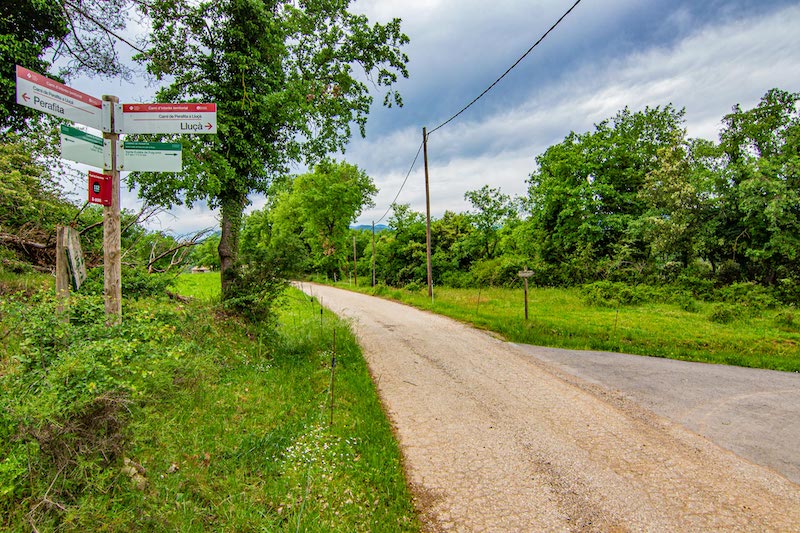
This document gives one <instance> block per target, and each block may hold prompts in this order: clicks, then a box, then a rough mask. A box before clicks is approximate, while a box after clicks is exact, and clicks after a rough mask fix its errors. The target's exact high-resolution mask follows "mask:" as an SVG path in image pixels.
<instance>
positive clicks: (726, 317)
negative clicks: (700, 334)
mask: <svg viewBox="0 0 800 533" xmlns="http://www.w3.org/2000/svg"><path fill="white" fill-rule="evenodd" d="M741 315H742V311H741V308H740V307H738V306H735V305H731V304H728V303H724V302H718V303H715V304H714V305H712V306H711V314H710V315H709V317H708V319H709V320H711V321H712V322H716V323H718V324H729V323H731V322H733V321H734V320H736V319H737V318H739V317H740V316H741Z"/></svg>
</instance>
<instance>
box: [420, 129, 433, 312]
mask: <svg viewBox="0 0 800 533" xmlns="http://www.w3.org/2000/svg"><path fill="white" fill-rule="evenodd" d="M422 152H423V158H424V160H425V216H426V225H425V243H426V251H427V253H426V255H427V261H428V297H430V298H433V269H432V268H431V190H430V184H429V179H428V131H427V128H425V127H423V128H422Z"/></svg>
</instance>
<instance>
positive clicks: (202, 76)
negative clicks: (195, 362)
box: [135, 0, 408, 295]
mask: <svg viewBox="0 0 800 533" xmlns="http://www.w3.org/2000/svg"><path fill="white" fill-rule="evenodd" d="M349 3H350V2H349V1H348V0H306V1H302V2H290V1H287V0H225V1H213V2H198V3H192V4H189V3H187V2H184V1H182V0H162V1H159V2H154V3H153V4H152V5H150V6H148V7H146V8H145V12H146V14H148V15H149V16H150V17H151V18H152V21H153V32H152V35H151V42H150V46H149V48H148V52H147V53H145V54H141V55H140V56H139V59H140V60H141V61H144V62H146V63H147V68H148V70H149V71H150V72H151V73H152V74H153V75H155V76H156V77H157V78H158V79H170V80H171V83H170V84H169V86H168V87H166V88H165V89H163V90H161V91H160V92H159V93H158V95H157V97H158V99H159V100H161V101H176V100H184V101H185V100H192V101H207V102H215V103H216V104H217V106H218V107H217V110H218V115H217V116H218V118H217V120H218V124H219V126H218V128H219V133H218V134H217V135H215V136H198V137H197V138H194V139H192V140H190V141H187V142H188V143H189V144H190V146H187V148H188V150H187V151H189V152H190V155H189V156H188V157H185V159H186V160H188V164H187V163H185V167H186V170H185V171H184V172H183V173H182V174H179V175H177V176H175V177H174V179H164V177H163V176H162V175H158V176H153V175H149V176H148V175H141V176H138V177H136V178H135V179H136V180H137V182H138V184H139V185H140V186H141V191H142V194H143V195H144V196H145V197H147V198H150V199H153V200H156V201H158V202H160V203H161V204H163V205H173V204H179V203H182V202H185V203H186V204H188V205H191V204H192V203H193V202H196V201H202V200H205V201H207V202H208V203H209V205H210V206H211V207H214V208H216V207H219V208H220V211H221V226H222V227H221V229H222V235H221V240H220V245H219V254H220V264H221V268H222V272H223V276H222V279H223V281H222V284H223V295H224V294H225V292H226V290H227V287H228V281H227V280H228V279H230V276H228V275H227V274H226V273H228V272H229V271H230V273H233V271H234V270H235V268H236V264H237V253H238V243H237V240H238V235H239V229H240V225H241V220H242V212H243V210H244V208H245V206H246V205H247V204H248V202H249V196H250V194H251V193H253V192H262V193H267V191H268V187H269V184H270V181H271V180H272V179H274V178H275V177H277V176H280V175H283V174H285V173H286V172H287V171H288V168H289V166H290V165H291V164H292V163H294V162H302V163H306V164H313V163H314V162H316V161H318V160H320V159H322V158H323V157H324V156H325V155H326V154H328V153H331V152H335V151H340V150H343V149H344V147H345V145H346V143H347V142H348V140H349V139H350V137H351V133H352V131H351V125H352V124H354V123H355V124H357V125H358V127H359V131H360V133H361V134H362V135H364V133H365V124H366V119H367V114H368V112H369V109H370V106H371V104H372V100H373V98H372V96H371V95H370V92H369V86H368V84H370V83H371V84H373V85H375V86H378V87H380V86H384V87H387V88H390V87H391V85H392V84H393V83H394V82H395V81H396V80H397V77H398V75H403V76H407V70H406V63H407V61H408V58H407V57H406V56H405V54H403V53H402V52H401V46H402V45H404V44H405V43H407V42H408V38H407V37H406V36H405V35H404V34H403V33H402V32H401V30H400V21H399V20H398V19H395V20H392V21H391V22H389V23H387V24H374V25H371V26H370V24H369V21H368V20H367V18H366V17H364V16H361V15H355V14H352V13H350V12H349V11H348V7H349ZM355 67H359V68H361V69H363V72H361V73H356V72H354V68H355ZM384 104H386V105H392V104H398V105H399V104H401V101H400V96H399V94H397V93H396V92H392V91H389V92H387V93H386V95H385V98H384Z"/></svg>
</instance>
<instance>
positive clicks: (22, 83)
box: [17, 65, 111, 132]
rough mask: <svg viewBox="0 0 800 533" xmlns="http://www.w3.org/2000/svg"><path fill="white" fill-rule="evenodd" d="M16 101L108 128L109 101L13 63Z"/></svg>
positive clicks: (82, 122)
mask: <svg viewBox="0 0 800 533" xmlns="http://www.w3.org/2000/svg"><path fill="white" fill-rule="evenodd" d="M17 103H18V104H20V105H23V106H25V107H30V108H31V109H36V110H38V111H42V112H44V113H47V114H50V115H54V116H57V117H59V118H64V119H67V120H71V121H73V122H77V123H78V124H83V125H84V126H89V127H90V128H94V129H96V130H100V131H106V132H108V131H111V105H110V103H109V102H103V101H102V100H98V99H97V98H95V97H93V96H90V95H88V94H86V93H82V92H80V91H78V90H76V89H73V88H72V87H67V86H66V85H64V84H63V83H59V82H57V81H55V80H51V79H50V78H48V77H45V76H42V75H41V74H37V73H36V72H33V71H32V70H28V69H26V68H24V67H21V66H19V65H17Z"/></svg>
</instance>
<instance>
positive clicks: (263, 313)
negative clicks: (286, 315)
mask: <svg viewBox="0 0 800 533" xmlns="http://www.w3.org/2000/svg"><path fill="white" fill-rule="evenodd" d="M222 275H223V276H224V277H225V278H226V281H227V282H228V283H229V285H228V288H227V290H226V293H225V295H224V299H223V302H222V303H223V306H224V307H225V309H226V310H228V311H231V312H234V313H236V314H238V315H240V316H243V317H244V318H246V319H248V320H250V321H251V322H263V323H264V324H265V325H267V324H270V323H272V322H273V320H274V313H273V309H274V306H275V304H276V303H277V301H278V299H279V298H280V296H281V295H282V294H283V291H284V290H285V289H286V287H287V285H288V282H287V281H286V280H285V279H284V278H282V277H280V275H279V273H278V272H276V271H275V270H274V269H272V268H270V267H269V265H265V264H252V265H246V266H238V267H235V268H231V269H228V270H226V271H224V272H223V273H222Z"/></svg>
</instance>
